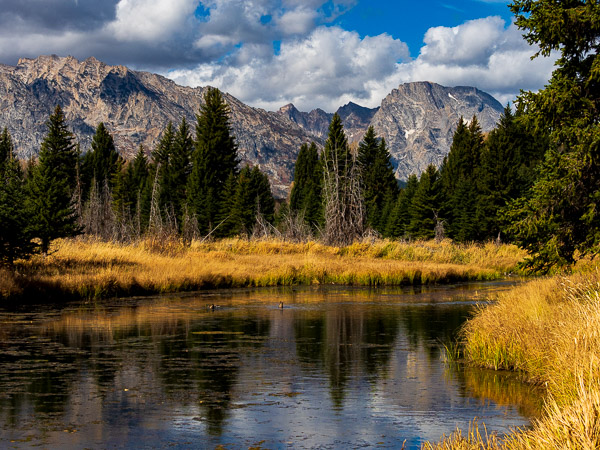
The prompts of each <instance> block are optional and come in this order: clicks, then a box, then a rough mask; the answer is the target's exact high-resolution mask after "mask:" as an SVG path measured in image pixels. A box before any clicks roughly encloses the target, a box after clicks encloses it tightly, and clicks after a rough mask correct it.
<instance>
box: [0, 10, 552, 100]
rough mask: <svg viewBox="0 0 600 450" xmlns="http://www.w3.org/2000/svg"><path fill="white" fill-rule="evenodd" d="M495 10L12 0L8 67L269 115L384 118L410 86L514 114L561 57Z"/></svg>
mask: <svg viewBox="0 0 600 450" xmlns="http://www.w3.org/2000/svg"><path fill="white" fill-rule="evenodd" d="M533 53H535V49H532V48H530V47H529V46H528V45H527V43H525V42H524V41H523V39H522V37H521V32H520V31H519V30H518V29H517V28H516V27H515V26H514V24H512V15H511V13H510V10H509V9H508V7H507V6H506V4H505V3H504V2H498V1H494V0H464V1H454V0H425V1H420V2H415V1H414V0H413V1H403V0H402V1H382V0H102V1H101V2H98V1H97V0H3V1H2V8H1V9H0V63H4V64H11V65H14V64H16V63H17V61H18V59H19V58H20V57H29V58H32V57H37V56H39V55H41V54H58V55H62V56H66V55H72V56H74V57H76V58H78V59H85V58H87V57H90V56H94V57H96V58H98V59H100V60H102V61H104V62H106V63H108V64H122V65H126V66H129V67H131V68H134V69H138V70H148V71H153V72H158V73H161V74H164V75H165V76H168V77H170V78H172V79H173V80H175V81H176V82H177V83H180V84H183V85H189V86H206V85H211V86H216V87H218V88H220V89H222V90H223V91H226V92H229V93H231V94H232V95H234V96H236V97H238V98H239V99H240V100H242V101H244V102H245V103H248V104H250V105H252V106H257V107H262V108H265V109H268V110H276V109H278V108H279V107H281V106H283V105H285V104H287V103H294V104H295V105H296V106H297V107H298V108H299V109H301V110H305V111H307V110H310V109H313V108H316V107H320V108H322V109H325V110H326V111H335V110H336V109H337V108H338V107H339V106H341V105H344V104H346V103H348V102H350V101H353V102H355V103H358V104H361V105H364V106H368V107H375V106H378V105H379V104H380V103H381V100H382V99H383V98H384V97H385V96H386V95H387V94H388V93H389V92H391V90H392V89H394V88H395V87H397V86H398V85H400V84H402V83H405V82H410V81H432V82H437V83H440V84H443V85H446V86H457V85H467V86H475V87H478V88H480V89H482V90H484V91H486V92H488V93H490V94H492V95H494V96H495V97H496V98H497V99H498V100H500V101H501V102H502V103H506V102H509V101H513V100H514V99H515V97H516V95H517V94H518V93H519V91H520V90H521V89H523V90H537V89H540V88H541V87H543V86H544V84H545V83H546V82H547V80H548V79H549V76H550V73H551V71H552V68H553V61H554V60H553V59H552V58H538V59H536V60H534V61H531V60H530V56H531V55H532V54H533Z"/></svg>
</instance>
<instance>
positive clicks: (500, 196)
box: [476, 105, 547, 240]
mask: <svg viewBox="0 0 600 450" xmlns="http://www.w3.org/2000/svg"><path fill="white" fill-rule="evenodd" d="M521 122H522V121H521V120H519V117H518V116H517V117H516V116H515V115H514V114H513V113H512V111H511V109H510V106H508V105H507V106H506V108H505V109H504V113H503V115H502V117H501V118H500V121H499V123H498V126H497V127H496V129H494V130H492V132H491V133H490V135H489V136H488V138H487V140H486V143H485V146H484V148H483V152H482V154H481V167H480V172H479V175H478V190H479V195H478V200H477V214H476V216H477V217H476V223H477V228H478V230H479V237H478V239H479V240H485V239H492V238H497V237H501V236H502V235H506V233H505V225H504V224H503V223H502V220H501V211H502V210H503V208H504V207H505V206H506V205H507V204H508V202H510V201H511V200H514V199H517V198H519V197H523V196H525V195H526V194H527V191H528V190H529V188H530V187H531V185H532V184H533V181H534V179H535V174H534V169H535V167H537V165H538V164H539V163H540V161H541V159H542V157H543V153H544V151H545V147H546V142H547V141H546V139H544V137H543V135H540V134H539V133H538V134H535V133H533V132H532V131H530V130H527V129H526V127H525V126H524V124H523V123H521Z"/></svg>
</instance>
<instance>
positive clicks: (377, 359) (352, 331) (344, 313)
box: [294, 305, 398, 409]
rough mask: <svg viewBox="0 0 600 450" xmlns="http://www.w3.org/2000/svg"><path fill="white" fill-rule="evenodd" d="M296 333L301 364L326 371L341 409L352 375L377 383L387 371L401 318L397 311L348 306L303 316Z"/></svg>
mask: <svg viewBox="0 0 600 450" xmlns="http://www.w3.org/2000/svg"><path fill="white" fill-rule="evenodd" d="M294 332H295V341H296V351H297V354H298V357H299V359H300V361H301V362H302V363H303V364H305V365H306V364H307V363H308V364H315V365H318V366H321V367H323V368H325V369H326V371H327V373H328V375H329V383H330V389H331V398H332V401H333V404H334V407H335V408H337V409H341V408H343V404H344V398H345V390H346V386H347V383H348V379H349V378H350V376H351V375H353V374H354V375H359V374H360V375H363V374H364V375H366V376H367V377H368V378H369V379H370V380H371V381H373V382H374V381H376V380H377V378H379V377H380V376H382V374H383V373H384V372H385V371H386V370H387V367H388V363H389V360H390V357H391V352H392V348H393V345H394V342H395V340H396V337H397V334H398V316H397V314H396V313H395V312H394V311H385V312H384V311H383V310H381V309H379V308H365V307H364V306H359V307H353V306H348V305H345V306H343V307H339V308H335V309H329V310H327V311H311V312H303V313H299V314H298V315H297V316H296V317H295V320H294Z"/></svg>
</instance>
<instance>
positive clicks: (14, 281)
mask: <svg viewBox="0 0 600 450" xmlns="http://www.w3.org/2000/svg"><path fill="white" fill-rule="evenodd" d="M524 256H525V253H524V252H523V251H522V250H520V249H518V248H517V247H515V246H512V245H495V244H492V243H489V244H485V245H456V244H452V243H451V242H449V241H444V242H441V243H435V242H433V241H428V242H413V243H402V242H397V241H387V240H381V241H375V242H364V243H355V244H353V245H350V246H347V247H330V246H325V245H322V244H319V243H316V242H308V243H302V244H294V243H289V242H283V241H278V240H266V241H262V240H257V241H247V240H243V239H226V240H221V241H216V242H211V243H199V242H194V243H192V245H191V246H183V245H181V244H180V243H179V242H175V241H174V242H169V241H159V240H154V241H153V240H146V241H142V242H140V243H136V244H130V245H120V244H115V243H106V242H98V241H86V240H58V241H56V242H54V244H53V247H52V250H51V252H50V255H49V256H47V257H45V258H44V257H43V256H35V257H34V258H32V259H31V260H29V261H21V262H18V263H17V265H16V270H15V271H14V272H13V271H11V272H9V271H7V270H3V271H1V272H0V298H2V299H4V300H17V301H23V300H28V299H33V300H36V301H39V300H44V301H65V300H72V299H101V298H109V297H115V296H133V295H150V294H161V293H171V292H182V291H195V290H203V289H218V288H237V287H256V286H289V285H311V284H343V285H354V286H402V285H421V284H436V283H454V282H459V281H484V280H494V279H499V278H502V277H504V276H505V274H506V273H507V272H511V271H514V270H515V267H516V265H517V263H518V262H519V261H521V260H522V259H523V258H524Z"/></svg>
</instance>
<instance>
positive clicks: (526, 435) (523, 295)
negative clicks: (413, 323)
mask: <svg viewBox="0 0 600 450" xmlns="http://www.w3.org/2000/svg"><path fill="white" fill-rule="evenodd" d="M463 337H464V348H463V351H464V355H463V356H464V358H465V360H466V362H467V363H468V364H474V365H478V366H481V367H487V368H491V369H505V370H513V371H518V372H520V373H521V374H522V375H523V377H524V378H525V379H526V380H527V381H529V382H531V383H537V384H541V385H544V386H545V387H546V388H547V392H548V398H547V404H546V413H545V416H544V418H542V419H541V420H540V421H537V422H535V423H534V424H533V427H532V429H529V430H517V431H515V432H514V433H512V434H511V435H509V436H508V437H507V438H506V439H505V442H504V443H501V442H500V441H499V440H498V439H496V438H495V437H492V438H491V439H489V440H488V439H487V438H486V433H485V431H483V427H482V426H479V427H477V426H476V425H475V426H474V427H473V428H472V430H470V431H469V433H467V434H466V435H462V434H461V433H459V432H456V433H455V434H454V435H452V436H451V437H449V438H447V439H446V440H444V441H442V442H440V443H438V444H437V445H432V444H427V445H426V446H425V447H426V448H436V449H437V448H439V449H466V448H491V449H495V448H508V449H547V448H573V449H575V448H577V449H595V448H600V272H599V271H598V270H595V271H589V270H588V271H587V272H586V273H578V274H575V275H571V276H568V277H552V278H547V279H538V280H533V281H530V282H529V283H527V284H526V285H522V286H518V287H516V288H514V289H512V290H511V291H508V292H506V293H502V294H500V295H499V298H498V301H497V302H495V303H493V304H490V305H488V306H486V307H485V308H482V309H481V310H480V311H478V313H477V314H476V315H475V317H474V318H473V319H472V320H470V321H469V322H467V324H466V325H465V327H464V329H463Z"/></svg>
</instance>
